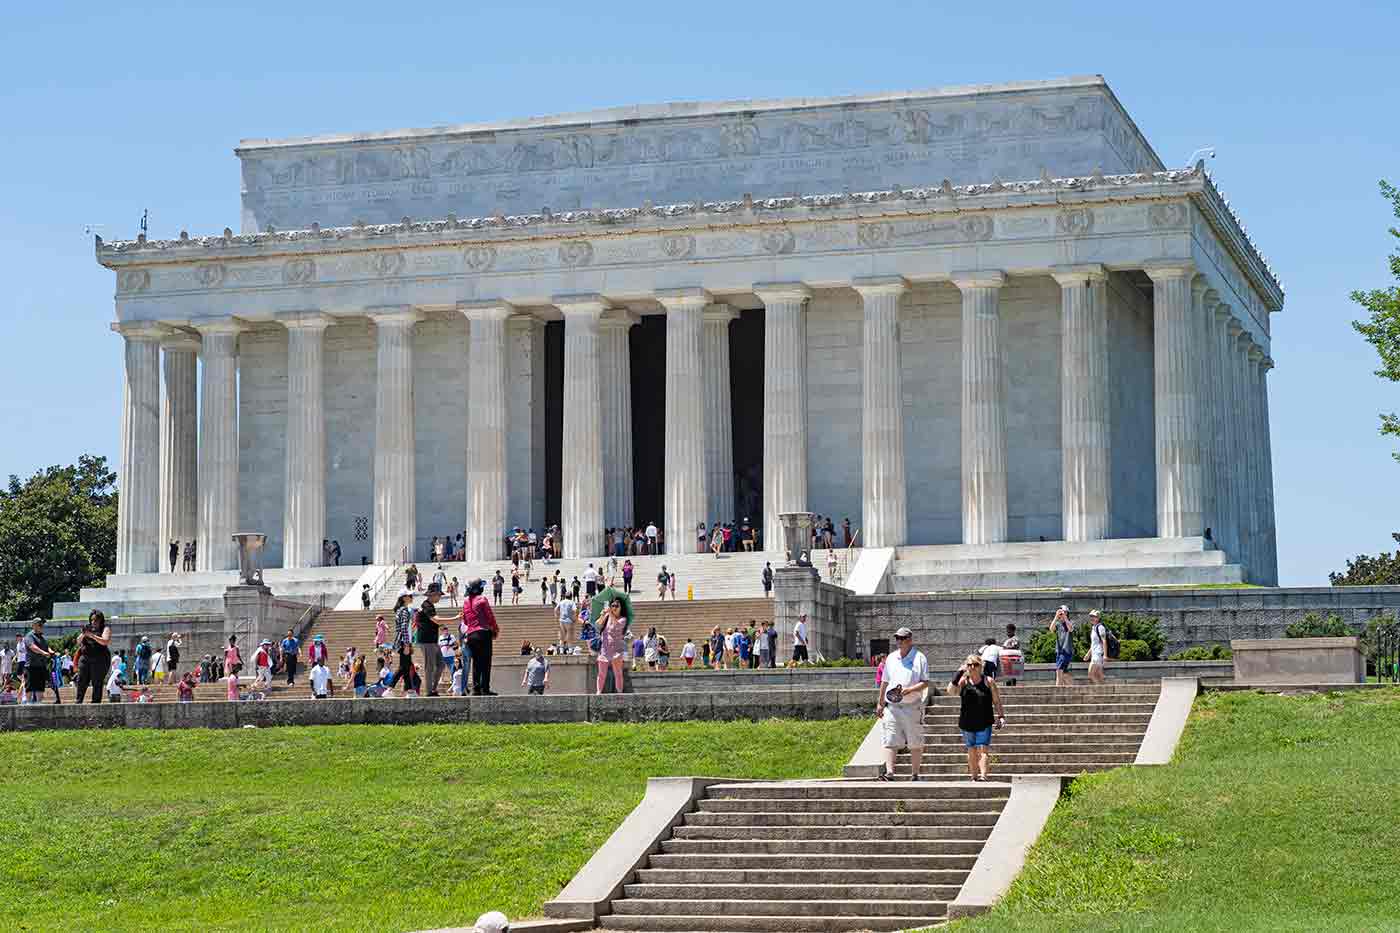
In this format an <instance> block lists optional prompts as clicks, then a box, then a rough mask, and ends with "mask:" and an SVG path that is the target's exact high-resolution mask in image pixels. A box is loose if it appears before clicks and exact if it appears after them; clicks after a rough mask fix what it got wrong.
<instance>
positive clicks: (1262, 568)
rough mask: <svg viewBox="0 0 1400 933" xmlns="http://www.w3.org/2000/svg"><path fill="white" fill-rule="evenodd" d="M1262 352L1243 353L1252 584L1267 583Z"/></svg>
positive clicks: (1258, 349)
mask: <svg viewBox="0 0 1400 933" xmlns="http://www.w3.org/2000/svg"><path fill="white" fill-rule="evenodd" d="M1263 362H1264V351H1263V349H1262V348H1261V347H1260V346H1259V344H1257V343H1254V342H1252V341H1251V343H1250V344H1249V348H1248V350H1247V351H1246V353H1245V368H1244V387H1245V397H1246V399H1247V400H1248V403H1247V404H1248V418H1249V439H1250V443H1249V482H1250V485H1251V486H1252V487H1253V489H1254V495H1253V497H1252V499H1253V501H1252V503H1251V509H1250V526H1249V531H1250V534H1251V535H1252V536H1253V538H1254V548H1253V550H1252V552H1251V554H1250V560H1249V575H1250V579H1251V580H1252V581H1253V582H1255V583H1260V584H1264V583H1267V582H1268V576H1269V573H1268V567H1267V564H1268V552H1269V539H1268V534H1267V532H1266V530H1265V529H1266V526H1267V523H1268V520H1267V517H1266V515H1267V512H1268V493H1267V492H1266V491H1265V490H1266V487H1267V482H1266V480H1265V477H1264V406H1263V401H1262V399H1261V398H1260V395H1259V390H1260V388H1261V382H1262V373H1261V372H1260V367H1261V365H1262V364H1263Z"/></svg>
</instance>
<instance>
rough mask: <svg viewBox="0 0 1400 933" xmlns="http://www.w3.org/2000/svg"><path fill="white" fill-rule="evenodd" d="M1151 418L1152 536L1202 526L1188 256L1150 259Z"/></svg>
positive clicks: (1184, 534) (1183, 534) (1183, 533)
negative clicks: (1153, 435) (1153, 470)
mask: <svg viewBox="0 0 1400 933" xmlns="http://www.w3.org/2000/svg"><path fill="white" fill-rule="evenodd" d="M1146 271H1147V274H1148V275H1149V276H1151V278H1152V286H1153V288H1152V328H1153V350H1152V365H1153V382H1154V386H1153V388H1154V396H1153V397H1154V421H1155V426H1156V440H1157V536H1158V537H1160V538H1190V537H1195V536H1196V535H1199V534H1201V532H1202V531H1204V530H1205V529H1204V525H1203V524H1202V518H1203V515H1204V507H1205V504H1204V495H1203V491H1202V473H1201V442H1200V431H1199V404H1198V398H1197V392H1198V389H1199V385H1198V381H1197V366H1196V356H1197V354H1198V353H1200V352H1201V348H1200V347H1199V346H1198V345H1197V343H1196V340H1195V338H1196V336H1197V334H1198V333H1199V330H1198V328H1196V327H1195V320H1194V318H1193V316H1192V294H1191V282H1192V279H1193V278H1194V277H1195V274H1196V269H1195V266H1193V265H1192V264H1191V263H1190V262H1189V261H1182V262H1175V263H1160V264H1153V265H1150V266H1148V267H1147V269H1146Z"/></svg>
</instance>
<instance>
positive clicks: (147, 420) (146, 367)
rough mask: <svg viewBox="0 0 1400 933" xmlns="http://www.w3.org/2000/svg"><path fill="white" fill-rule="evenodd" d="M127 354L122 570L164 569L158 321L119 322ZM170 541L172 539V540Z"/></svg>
mask: <svg viewBox="0 0 1400 933" xmlns="http://www.w3.org/2000/svg"><path fill="white" fill-rule="evenodd" d="M112 330H113V331H115V332H116V333H118V334H121V335H122V340H123V342H124V351H125V357H126V369H125V378H124V381H123V384H122V428H121V445H122V446H121V478H120V479H121V481H120V495H119V496H118V497H117V573H155V572H157V571H158V570H159V569H160V563H161V552H162V542H161V540H160V538H159V535H160V338H161V335H162V333H164V328H162V327H160V326H159V325H156V324H149V323H131V324H121V323H118V324H113V325H112ZM166 543H168V542H166Z"/></svg>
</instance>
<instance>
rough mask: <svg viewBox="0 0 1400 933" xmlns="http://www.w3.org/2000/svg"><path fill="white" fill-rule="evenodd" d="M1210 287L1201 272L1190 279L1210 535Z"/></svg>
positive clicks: (1213, 498) (1204, 523) (1213, 501)
mask: <svg viewBox="0 0 1400 933" xmlns="http://www.w3.org/2000/svg"><path fill="white" fill-rule="evenodd" d="M1210 291H1211V289H1210V287H1209V285H1208V284H1207V283H1206V278H1205V276H1203V275H1198V276H1196V277H1195V278H1194V279H1192V280H1191V329H1192V331H1193V334H1192V337H1191V349H1192V353H1191V366H1192V371H1193V372H1194V374H1195V375H1194V376H1193V377H1192V380H1193V381H1194V382H1195V384H1196V438H1197V443H1198V444H1199V446H1200V451H1201V531H1202V533H1204V531H1205V529H1206V528H1210V529H1211V535H1212V537H1213V536H1214V535H1215V532H1216V529H1218V528H1219V525H1220V519H1219V517H1218V516H1217V511H1218V508H1219V503H1218V502H1217V495H1216V490H1215V458H1216V453H1217V451H1216V446H1215V437H1214V435H1215V429H1214V423H1213V420H1212V419H1213V415H1212V411H1211V409H1212V402H1213V396H1214V386H1213V384H1212V382H1211V377H1210V371H1211V370H1210V366H1208V365H1207V360H1208V359H1209V352H1210V324H1209V322H1210V320H1211V319H1212V318H1213V317H1214V314H1213V312H1212V311H1211V309H1210V308H1209V307H1207V302H1206V295H1207V294H1208V293H1210Z"/></svg>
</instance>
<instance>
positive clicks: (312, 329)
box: [277, 311, 331, 567]
mask: <svg viewBox="0 0 1400 933" xmlns="http://www.w3.org/2000/svg"><path fill="white" fill-rule="evenodd" d="M277 319H278V321H279V322H280V323H281V324H282V325H283V326H285V327H286V328H287V497H286V505H285V511H284V513H283V518H282V566H283V567H319V566H321V565H322V564H324V563H325V562H326V557H325V554H324V552H323V551H322V550H321V542H322V541H323V540H325V537H326V390H325V364H324V356H325V354H324V352H323V347H324V346H325V335H326V328H327V327H329V326H330V325H331V317H330V316H329V315H326V314H322V313H320V312H318V311H307V312H294V313H291V314H286V315H278V317H277Z"/></svg>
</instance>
